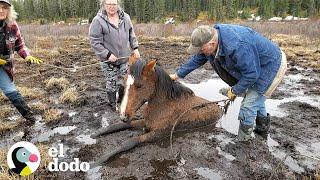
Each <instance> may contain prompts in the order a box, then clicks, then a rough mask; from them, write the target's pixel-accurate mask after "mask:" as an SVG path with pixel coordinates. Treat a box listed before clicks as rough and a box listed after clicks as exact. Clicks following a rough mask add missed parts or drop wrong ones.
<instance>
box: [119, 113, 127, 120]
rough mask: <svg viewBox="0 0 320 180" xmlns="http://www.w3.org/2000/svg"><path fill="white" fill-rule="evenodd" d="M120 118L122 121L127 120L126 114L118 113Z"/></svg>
mask: <svg viewBox="0 0 320 180" xmlns="http://www.w3.org/2000/svg"><path fill="white" fill-rule="evenodd" d="M120 119H121V121H123V122H128V118H127V116H126V115H123V114H121V115H120Z"/></svg>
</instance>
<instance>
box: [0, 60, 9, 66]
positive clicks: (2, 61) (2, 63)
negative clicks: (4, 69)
mask: <svg viewBox="0 0 320 180" xmlns="http://www.w3.org/2000/svg"><path fill="white" fill-rule="evenodd" d="M5 64H7V61H6V60H4V59H1V58H0V66H2V65H5Z"/></svg>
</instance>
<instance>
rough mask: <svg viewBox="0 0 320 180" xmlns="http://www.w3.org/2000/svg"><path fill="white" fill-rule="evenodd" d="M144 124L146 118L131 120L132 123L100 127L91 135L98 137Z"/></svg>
mask: <svg viewBox="0 0 320 180" xmlns="http://www.w3.org/2000/svg"><path fill="white" fill-rule="evenodd" d="M144 125H145V123H144V119H142V120H136V121H131V122H130V123H117V124H112V125H110V126H108V127H105V128H100V129H98V130H97V132H95V133H93V134H92V135H91V136H90V137H91V138H97V137H99V136H102V135H105V134H110V133H114V132H118V131H122V130H126V129H129V128H142V127H144Z"/></svg>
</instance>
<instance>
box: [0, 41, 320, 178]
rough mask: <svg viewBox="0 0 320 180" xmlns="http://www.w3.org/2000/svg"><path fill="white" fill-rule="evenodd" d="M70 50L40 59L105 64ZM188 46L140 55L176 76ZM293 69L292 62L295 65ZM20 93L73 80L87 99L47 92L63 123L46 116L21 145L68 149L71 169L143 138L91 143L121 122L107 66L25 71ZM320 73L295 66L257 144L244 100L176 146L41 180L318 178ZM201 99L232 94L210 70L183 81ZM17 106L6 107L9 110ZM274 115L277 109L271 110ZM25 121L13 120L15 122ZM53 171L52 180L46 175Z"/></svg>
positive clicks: (172, 44)
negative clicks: (111, 100) (245, 139)
mask: <svg viewBox="0 0 320 180" xmlns="http://www.w3.org/2000/svg"><path fill="white" fill-rule="evenodd" d="M59 43H60V44H61V45H62V46H63V47H61V48H59V49H57V50H55V53H52V54H50V53H44V51H46V50H47V51H50V50H51V49H50V48H46V47H41V48H42V50H43V51H42V52H41V51H38V52H35V54H34V55H35V56H38V57H40V58H42V59H44V60H46V61H47V62H46V63H50V64H54V65H56V66H60V67H75V66H77V67H81V66H84V65H88V64H92V63H97V62H98V61H97V60H96V59H95V57H94V55H93V53H92V52H91V50H90V46H89V44H88V40H87V39H86V38H81V37H77V38H65V39H59ZM187 46H188V41H187V40H186V39H183V38H182V39H179V38H177V39H169V40H168V39H167V40H166V39H161V38H158V39H154V38H144V39H141V44H140V52H141V54H142V57H143V58H145V59H157V60H158V62H159V63H160V64H161V65H162V66H163V67H164V69H166V70H167V71H168V72H169V73H172V72H174V71H175V69H176V68H177V67H178V66H179V65H180V64H181V63H184V62H185V61H186V60H187V58H188V57H189V56H188V55H187V54H186V52H185V50H186V48H187ZM289 62H290V61H289ZM16 69H17V79H16V84H17V85H18V86H26V87H30V88H39V89H44V87H45V83H44V81H45V80H47V79H49V78H51V77H53V76H54V77H65V78H66V79H68V80H69V82H71V85H70V86H72V87H75V88H76V89H77V90H78V92H79V94H80V99H79V100H78V101H77V102H76V103H72V104H68V103H67V104H63V103H58V102H57V98H58V97H59V96H60V91H59V90H45V96H44V98H42V99H37V98H35V99H27V100H28V102H34V101H41V102H43V103H45V104H47V105H48V107H51V108H53V107H54V108H57V109H59V110H61V111H63V112H64V114H65V115H64V116H63V117H62V118H61V119H60V120H59V121H57V122H54V123H49V124H45V123H44V122H43V120H42V118H41V115H42V114H41V113H40V112H39V118H38V122H37V124H36V125H35V126H34V127H33V128H31V129H28V133H25V134H23V135H21V133H20V136H21V137H20V136H17V137H18V138H17V139H14V140H13V141H20V140H27V141H32V142H34V143H38V142H42V143H45V144H47V145H48V146H56V145H57V144H58V143H63V144H64V147H65V149H64V150H65V154H66V157H65V158H64V161H67V162H68V161H70V162H71V161H72V160H73V158H80V160H81V161H86V162H93V161H94V160H96V159H97V158H99V156H100V155H102V154H103V152H108V151H111V150H112V149H114V148H115V147H117V146H118V145H119V144H121V143H122V142H123V141H125V140H126V139H128V138H130V137H133V136H137V135H138V134H141V133H143V131H142V130H141V131H129V130H126V131H122V132H118V133H114V134H110V135H106V136H103V137H101V138H99V139H96V140H95V139H91V138H90V137H89V136H90V134H92V133H93V132H95V131H96V130H97V129H98V128H100V127H102V126H103V127H105V126H108V125H110V124H113V123H116V122H119V121H120V119H119V117H118V115H117V114H116V113H114V112H112V111H111V109H110V108H109V106H108V105H107V96H106V93H105V91H104V89H105V81H104V76H103V74H102V72H101V69H100V67H99V66H92V67H89V68H87V69H78V70H76V71H70V70H62V69H56V68H54V67H49V66H46V65H42V66H40V67H35V66H33V65H31V66H26V65H25V64H24V63H22V62H20V63H17V66H16ZM319 75H320V71H319V70H318V69H316V68H309V67H308V66H307V65H305V64H296V63H289V70H288V72H287V75H286V77H285V79H284V81H283V83H282V84H281V85H280V87H279V88H278V89H277V90H276V92H275V94H274V96H273V97H272V99H271V100H268V101H267V110H269V109H270V110H269V112H270V114H271V118H272V123H271V131H270V134H269V137H268V138H267V139H264V138H262V137H260V136H255V139H254V140H253V141H252V142H251V143H238V142H236V141H235V137H236V134H237V128H238V123H239V122H238V120H237V112H238V109H239V105H240V102H241V98H238V99H237V100H236V102H235V103H234V104H233V105H231V107H230V109H229V111H228V113H227V114H226V115H225V116H224V117H223V118H222V119H221V120H220V121H219V122H218V123H217V125H216V127H206V128H204V129H198V130H186V131H183V132H175V133H174V137H173V143H172V145H171V144H170V141H169V139H168V138H164V139H163V140H161V141H159V142H155V143H150V144H145V145H142V146H139V147H137V148H135V149H133V150H130V151H128V152H126V153H123V154H121V155H118V156H116V157H115V158H113V159H112V160H111V161H110V162H109V163H108V164H107V165H105V166H103V167H98V168H95V169H92V170H90V171H89V172H87V173H71V172H65V173H63V172H60V173H51V172H46V171H45V170H42V171H41V173H40V172H38V174H37V172H36V173H35V176H36V177H39V178H44V177H47V178H48V177H50V178H55V179H63V178H64V179H74V178H77V179H261V178H262V179H283V178H286V179H290V178H302V177H304V176H311V177H314V175H315V173H316V170H317V169H319V168H320V162H319V158H320V149H319V146H320V131H319V124H320V109H319V107H320V91H319V87H320V76H319ZM181 81H182V82H183V83H185V84H186V85H187V86H189V87H190V88H192V89H193V90H194V91H195V93H196V94H197V95H199V96H202V97H204V98H207V99H209V100H211V101H215V100H221V99H224V98H226V97H224V96H223V95H221V94H219V90H220V89H221V88H223V87H227V86H226V84H224V83H223V82H222V81H221V80H219V79H218V77H217V75H216V74H213V71H212V69H211V67H210V65H208V64H206V65H205V66H204V67H203V68H200V69H198V70H196V71H194V72H193V73H191V74H190V75H189V76H187V77H186V78H185V79H183V80H181ZM8 103H9V102H7V101H4V102H1V104H0V105H6V104H8ZM268 108H269V109H268ZM15 115H17V113H16V112H12V113H11V114H10V115H9V117H12V116H15ZM20 131H24V128H22V127H17V128H16V129H12V130H11V131H9V132H6V133H5V134H4V135H2V136H1V139H0V140H1V141H0V144H1V147H6V146H8V145H9V144H10V143H7V142H8V141H7V139H12V136H15V135H17V134H18V132H20ZM43 171H45V173H43Z"/></svg>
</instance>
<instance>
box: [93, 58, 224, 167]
mask: <svg viewBox="0 0 320 180" xmlns="http://www.w3.org/2000/svg"><path fill="white" fill-rule="evenodd" d="M125 82H126V84H125V94H124V97H123V99H122V102H121V106H120V118H121V119H122V121H123V122H121V123H118V124H113V125H110V126H108V127H106V128H102V129H99V130H98V131H97V132H96V133H94V134H92V135H91V137H92V138H98V137H99V136H101V135H104V134H108V133H114V132H117V131H121V130H125V129H129V128H130V129H139V128H144V129H145V130H146V131H145V132H146V133H145V134H142V135H140V136H137V137H133V138H130V139H128V140H126V141H125V142H124V143H123V144H122V145H121V146H120V147H118V148H116V149H115V150H114V151H112V152H109V153H105V154H104V155H103V156H101V158H99V159H98V160H97V161H96V162H95V163H94V166H97V165H102V164H104V163H106V162H107V161H108V160H109V159H110V158H111V157H113V156H115V155H117V154H119V153H122V152H124V151H127V150H130V149H132V148H134V147H136V146H138V145H140V144H142V143H150V142H154V141H156V140H159V139H161V138H164V137H166V136H168V135H169V134H170V130H171V133H172V130H173V129H174V128H176V129H191V128H199V127H202V126H206V125H209V124H215V123H216V122H217V121H218V120H219V119H220V118H221V116H222V114H223V113H222V109H221V108H220V107H219V106H218V104H216V103H214V102H209V101H208V100H206V99H203V98H201V97H198V96H196V95H195V94H194V92H193V91H192V90H191V89H189V88H188V87H186V86H184V85H183V84H181V83H180V82H178V81H173V80H172V79H171V78H170V76H169V75H168V73H166V72H165V71H164V70H163V69H162V68H161V67H160V66H159V65H157V62H156V60H151V61H149V62H146V61H144V60H141V59H136V60H132V59H131V60H130V59H129V72H128V74H127V75H126V77H125ZM142 106H143V107H144V109H143V113H142V117H143V118H142V119H139V120H136V119H135V117H136V115H137V113H136V112H137V111H138V110H139V109H140V108H141V107H142Z"/></svg>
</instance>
